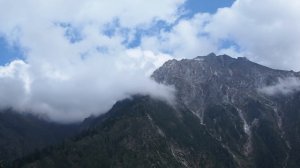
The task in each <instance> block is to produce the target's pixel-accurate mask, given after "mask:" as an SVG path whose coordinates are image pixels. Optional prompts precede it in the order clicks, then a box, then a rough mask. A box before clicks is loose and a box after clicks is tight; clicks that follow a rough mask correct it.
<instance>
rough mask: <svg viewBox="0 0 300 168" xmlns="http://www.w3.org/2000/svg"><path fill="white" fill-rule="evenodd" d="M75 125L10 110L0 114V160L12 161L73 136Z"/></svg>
mask: <svg viewBox="0 0 300 168" xmlns="http://www.w3.org/2000/svg"><path fill="white" fill-rule="evenodd" d="M76 129H77V126H76V125H60V124H55V123H51V122H47V121H45V120H42V119H39V118H37V117H35V116H32V115H29V114H19V113H16V112H14V111H12V110H4V111H1V112H0V160H2V162H4V161H5V162H7V161H12V160H14V159H18V158H21V157H24V156H26V155H28V154H30V153H32V152H34V151H36V150H39V149H42V148H44V147H46V146H48V145H53V144H56V143H58V142H60V141H63V139H65V138H67V137H70V136H72V135H74V134H75V132H76Z"/></svg>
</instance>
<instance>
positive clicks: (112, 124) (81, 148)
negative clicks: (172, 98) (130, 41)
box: [25, 96, 236, 167]
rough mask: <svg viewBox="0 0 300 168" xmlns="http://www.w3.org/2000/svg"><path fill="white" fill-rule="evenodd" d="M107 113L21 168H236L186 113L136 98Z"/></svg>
mask: <svg viewBox="0 0 300 168" xmlns="http://www.w3.org/2000/svg"><path fill="white" fill-rule="evenodd" d="M108 113H109V114H110V115H111V116H110V117H109V118H107V119H106V120H105V121H103V122H102V123H99V124H98V125H97V126H95V127H94V128H93V130H94V131H93V132H92V133H90V134H88V135H84V136H82V137H80V138H78V139H77V140H74V141H72V142H70V143H68V144H65V145H63V146H61V147H59V148H58V149H57V150H53V151H51V152H50V154H47V155H46V156H41V158H37V160H38V161H35V162H33V163H29V164H27V166H25V167H40V166H42V167H197V166H201V165H206V166H209V167H235V166H236V165H235V162H234V160H233V158H232V156H231V155H230V154H229V153H228V151H227V150H226V149H225V148H223V147H222V146H221V145H220V144H219V143H218V141H217V140H215V139H213V138H212V136H211V135H210V134H209V133H208V132H207V131H206V130H205V128H204V127H203V126H202V125H201V124H200V123H199V120H198V119H197V117H195V116H194V115H193V114H192V113H190V112H189V111H186V109H174V108H173V107H171V106H169V105H168V104H166V103H165V102H161V101H158V100H153V99H151V98H149V97H143V96H142V97H140V96H138V97H135V98H133V99H132V100H124V101H122V102H119V103H117V104H116V105H115V106H114V107H113V108H112V110H110V111H109V112H108ZM112 114H113V115H112ZM25 162H26V161H25Z"/></svg>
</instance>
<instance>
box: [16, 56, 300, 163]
mask: <svg viewBox="0 0 300 168" xmlns="http://www.w3.org/2000/svg"><path fill="white" fill-rule="evenodd" d="M152 77H153V78H154V79H155V80H156V81H157V82H159V83H164V84H167V85H173V86H174V87H175V88H176V90H177V92H176V102H174V105H169V104H167V103H165V102H162V101H159V100H154V99H151V98H149V97H147V96H146V97H145V96H135V97H134V98H133V99H130V100H124V101H121V102H119V103H117V104H116V105H115V106H114V107H113V108H112V109H111V110H110V111H109V112H108V113H107V114H106V115H104V116H100V117H98V118H94V119H90V120H89V121H86V122H85V123H84V125H85V126H84V127H85V129H87V130H86V131H85V133H82V134H81V136H80V137H78V138H77V139H73V140H70V141H69V142H66V143H64V144H63V145H61V146H59V147H56V148H54V149H49V150H46V151H44V152H41V153H39V154H38V155H34V156H31V157H29V158H27V159H24V160H22V161H20V162H16V165H17V167H19V166H21V165H22V166H24V167H259V168H264V167H265V168H269V167H274V168H276V167H278V168H281V167H300V162H299V160H300V155H299V154H298V153H299V148H300V132H299V130H300V128H299V127H300V111H299V109H300V108H299V102H300V93H299V91H297V89H296V90H293V91H294V92H292V93H289V94H265V93H264V92H262V90H263V88H265V87H268V86H274V85H276V84H278V82H280V80H279V79H283V80H284V79H288V78H297V79H299V73H295V72H292V71H281V70H274V69H270V68H267V67H264V66H261V65H259V64H256V63H253V62H251V61H249V60H247V59H246V58H237V59H234V58H231V57H229V56H227V55H222V56H216V55H214V54H210V55H208V56H205V57H201V56H200V57H196V58H195V59H184V60H181V61H177V60H170V61H168V62H166V63H165V64H164V65H163V66H162V67H161V68H159V69H158V70H156V71H155V72H154V73H153V75H152Z"/></svg>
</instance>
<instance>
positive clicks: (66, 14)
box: [0, 0, 184, 122]
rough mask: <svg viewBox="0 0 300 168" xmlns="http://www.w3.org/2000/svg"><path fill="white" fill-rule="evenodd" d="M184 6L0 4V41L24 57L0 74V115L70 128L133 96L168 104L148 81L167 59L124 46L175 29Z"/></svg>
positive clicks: (177, 1)
mask: <svg viewBox="0 0 300 168" xmlns="http://www.w3.org/2000/svg"><path fill="white" fill-rule="evenodd" d="M183 3H184V1H183V0H166V1H140V0H134V1H132V0H130V1H128V0H122V1H118V2H114V1H109V2H108V1H98V0H87V1H76V2H74V1H71V0H67V1H60V0H54V1H51V2H42V1H34V0H24V1H17V0H13V1H4V0H0V35H1V36H2V37H3V38H5V39H6V41H7V42H8V43H9V44H10V45H11V46H14V45H17V46H18V47H20V48H22V51H23V52H24V55H25V59H24V60H15V61H13V62H11V63H9V64H7V65H4V66H0V93H1V94H0V108H2V109H3V108H9V107H12V108H14V109H16V110H18V111H24V112H26V111H27V112H28V111H29V112H32V113H35V114H38V115H45V116H46V117H48V118H49V119H51V120H54V121H58V122H74V121H80V120H82V119H84V118H85V117H88V116H90V115H98V114H101V113H104V112H106V111H107V110H109V108H111V106H112V105H113V104H114V103H115V102H116V101H118V100H120V99H124V98H127V97H129V96H131V95H133V94H150V95H151V96H153V97H156V98H161V99H164V100H166V101H170V99H172V92H173V91H174V89H173V88H172V87H168V86H164V85H160V84H157V83H156V82H154V81H153V80H151V79H150V77H149V76H150V74H151V73H152V71H153V70H154V69H156V68H157V67H159V66H161V65H162V64H163V63H164V61H166V60H168V59H169V58H170V57H171V56H170V55H167V54H163V53H154V52H152V51H150V50H142V49H141V48H138V47H136V48H128V47H127V46H128V44H129V43H131V41H132V40H134V39H133V36H134V35H135V33H136V31H137V30H140V29H151V27H153V25H155V24H156V23H157V22H165V24H171V23H173V22H174V21H175V20H176V18H178V17H179V15H180V13H181V11H180V5H182V4H183Z"/></svg>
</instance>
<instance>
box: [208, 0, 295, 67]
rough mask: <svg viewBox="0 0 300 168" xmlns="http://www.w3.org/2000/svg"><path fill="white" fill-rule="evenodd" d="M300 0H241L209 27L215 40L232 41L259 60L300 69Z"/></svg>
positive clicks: (221, 10) (221, 11) (275, 65)
mask: <svg viewBox="0 0 300 168" xmlns="http://www.w3.org/2000/svg"><path fill="white" fill-rule="evenodd" d="M299 9H300V1H298V0H288V1H286V0H275V1H274V0H237V1H235V3H234V4H233V6H232V7H230V8H223V9H220V10H218V12H217V13H216V14H215V15H213V16H212V19H211V20H210V22H209V24H208V25H207V26H206V27H205V29H206V31H207V32H209V33H210V35H211V37H212V38H213V39H214V40H216V39H217V40H221V39H225V40H231V41H233V42H235V43H236V44H237V45H238V46H239V47H240V49H239V52H241V53H242V54H244V55H245V56H247V57H249V58H250V59H251V60H253V61H255V62H259V63H262V64H265V65H267V66H271V67H273V68H280V69H288V70H290V69H293V70H300V48H299V45H300V38H299V37H300V22H299V18H300V12H299Z"/></svg>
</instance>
